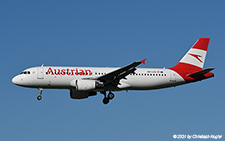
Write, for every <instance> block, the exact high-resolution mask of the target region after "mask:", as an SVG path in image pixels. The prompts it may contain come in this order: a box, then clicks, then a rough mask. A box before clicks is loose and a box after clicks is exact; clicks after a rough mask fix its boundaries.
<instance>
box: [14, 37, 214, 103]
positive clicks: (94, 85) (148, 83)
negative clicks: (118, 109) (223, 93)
mask: <svg viewBox="0 0 225 141" xmlns="http://www.w3.org/2000/svg"><path fill="white" fill-rule="evenodd" d="M209 40H210V38H200V39H199V40H198V41H197V42H196V43H195V44H194V45H193V46H192V48H191V49H190V50H189V51H188V52H187V53H186V54H185V55H184V57H183V58H182V59H181V60H180V62H179V63H178V64H177V65H175V66H174V67H171V68H168V69H166V68H136V67H137V66H138V65H140V64H145V61H146V59H144V60H141V61H137V62H133V63H131V64H129V65H127V66H124V67H121V68H108V67H58V66H43V65H42V66H40V67H32V68H28V69H26V70H24V71H23V72H22V73H21V74H19V75H17V76H15V77H14V78H13V79H12V82H13V83H14V84H16V85H18V86H22V87H29V88H38V89H39V95H38V97H37V99H38V100H41V99H42V91H43V89H68V90H69V91H70V97H71V98H72V99H84V98H88V97H90V96H94V95H97V93H101V94H103V95H104V98H103V100H102V101H103V103H104V104H108V103H109V101H110V100H112V99H113V98H114V97H115V95H114V94H113V92H114V91H122V90H126V91H128V90H153V89H162V88H168V87H175V86H178V85H183V84H188V83H192V82H196V81H201V80H204V79H208V78H211V77H214V74H213V73H211V72H210V71H212V70H213V69H214V68H208V69H203V66H204V62H205V57H206V53H207V49H208V45H209ZM107 93H108V94H107Z"/></svg>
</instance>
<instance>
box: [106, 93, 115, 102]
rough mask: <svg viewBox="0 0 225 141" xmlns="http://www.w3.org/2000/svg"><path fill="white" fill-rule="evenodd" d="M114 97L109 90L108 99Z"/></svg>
mask: <svg viewBox="0 0 225 141" xmlns="http://www.w3.org/2000/svg"><path fill="white" fill-rule="evenodd" d="M114 97H115V95H114V94H113V93H111V92H110V93H109V94H108V99H110V100H112V99H113V98H114Z"/></svg>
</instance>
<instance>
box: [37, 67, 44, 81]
mask: <svg viewBox="0 0 225 141" xmlns="http://www.w3.org/2000/svg"><path fill="white" fill-rule="evenodd" d="M37 79H44V68H43V66H41V67H38V68H37Z"/></svg>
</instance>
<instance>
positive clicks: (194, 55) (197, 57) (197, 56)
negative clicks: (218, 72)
mask: <svg viewBox="0 0 225 141" xmlns="http://www.w3.org/2000/svg"><path fill="white" fill-rule="evenodd" d="M188 54H189V55H191V56H193V57H195V58H196V59H198V61H200V62H201V63H203V61H202V60H201V59H200V58H199V57H202V56H200V55H196V54H191V53H188Z"/></svg>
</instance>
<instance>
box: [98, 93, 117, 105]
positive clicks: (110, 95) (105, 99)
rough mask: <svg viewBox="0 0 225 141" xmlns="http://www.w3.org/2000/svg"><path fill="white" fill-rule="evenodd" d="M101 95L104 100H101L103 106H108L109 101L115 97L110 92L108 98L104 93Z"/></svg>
mask: <svg viewBox="0 0 225 141" xmlns="http://www.w3.org/2000/svg"><path fill="white" fill-rule="evenodd" d="M101 93H102V94H104V98H103V100H102V102H103V103H104V104H108V103H109V101H110V100H112V99H113V98H114V97H115V95H114V94H113V93H112V92H111V91H110V92H109V94H108V96H106V92H101Z"/></svg>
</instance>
